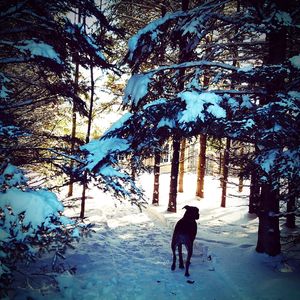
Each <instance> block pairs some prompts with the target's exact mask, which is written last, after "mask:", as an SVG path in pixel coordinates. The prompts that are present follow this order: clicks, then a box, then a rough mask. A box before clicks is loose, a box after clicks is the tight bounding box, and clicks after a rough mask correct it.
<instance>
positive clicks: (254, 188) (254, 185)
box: [249, 170, 260, 214]
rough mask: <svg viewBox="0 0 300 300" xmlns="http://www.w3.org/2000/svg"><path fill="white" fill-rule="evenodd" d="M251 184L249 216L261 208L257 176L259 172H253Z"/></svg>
mask: <svg viewBox="0 0 300 300" xmlns="http://www.w3.org/2000/svg"><path fill="white" fill-rule="evenodd" d="M250 180H251V182H250V195H249V214H254V213H257V210H258V206H259V195H260V194H259V192H260V186H259V180H258V176H257V171H256V170H253V171H252V172H251V179H250Z"/></svg>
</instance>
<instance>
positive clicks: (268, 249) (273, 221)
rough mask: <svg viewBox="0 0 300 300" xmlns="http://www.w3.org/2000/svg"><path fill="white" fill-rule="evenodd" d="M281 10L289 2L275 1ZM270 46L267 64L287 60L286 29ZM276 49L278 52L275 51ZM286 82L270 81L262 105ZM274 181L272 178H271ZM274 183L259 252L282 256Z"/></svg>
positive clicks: (265, 202) (264, 206)
mask: <svg viewBox="0 0 300 300" xmlns="http://www.w3.org/2000/svg"><path fill="white" fill-rule="evenodd" d="M274 3H275V5H277V7H278V8H279V9H282V10H283V11H286V8H287V7H286V6H287V5H288V1H281V0H280V1H279V0H277V1H274ZM266 40H267V41H268V44H269V50H268V56H267V59H266V64H271V65H272V64H280V63H282V62H283V61H284V60H285V55H286V46H287V44H286V29H285V28H281V29H280V30H278V31H276V30H273V31H271V32H269V33H267V35H266ZM275 49H276V51H275ZM284 84H285V83H284V81H283V80H282V79H280V78H278V79H275V80H270V81H268V84H267V85H266V90H267V96H266V98H265V99H262V100H261V104H268V103H270V102H272V101H273V97H274V95H275V94H276V93H278V92H279V91H280V90H281V89H283V88H284ZM271 127H272V124H270V128H271ZM270 179H272V178H270ZM272 186H274V184H272V182H271V181H270V182H269V183H267V184H264V185H262V188H261V197H260V210H259V214H258V215H259V229H258V241H257V247H256V250H257V252H261V253H266V254H269V255H271V256H275V255H278V254H280V251H281V249H280V230H279V217H276V216H275V217H274V216H272V214H273V213H275V214H276V213H279V197H278V195H277V191H274V190H273V189H272Z"/></svg>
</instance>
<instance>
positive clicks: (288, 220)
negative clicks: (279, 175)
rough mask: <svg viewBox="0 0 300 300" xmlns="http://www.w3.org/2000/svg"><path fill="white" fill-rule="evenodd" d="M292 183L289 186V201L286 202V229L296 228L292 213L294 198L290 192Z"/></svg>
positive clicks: (294, 207) (294, 217)
mask: <svg viewBox="0 0 300 300" xmlns="http://www.w3.org/2000/svg"><path fill="white" fill-rule="evenodd" d="M292 190H293V189H292V183H291V182H290V184H289V199H288V202H287V209H286V210H287V216H286V226H287V227H288V228H296V216H295V214H294V211H295V209H296V197H295V194H293V193H292V192H291V191H292Z"/></svg>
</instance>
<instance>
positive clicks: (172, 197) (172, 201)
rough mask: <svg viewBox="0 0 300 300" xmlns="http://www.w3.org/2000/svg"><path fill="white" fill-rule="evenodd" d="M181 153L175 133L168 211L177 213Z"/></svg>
mask: <svg viewBox="0 0 300 300" xmlns="http://www.w3.org/2000/svg"><path fill="white" fill-rule="evenodd" d="M181 5H182V10H183V11H186V10H188V7H189V0H182V2H181ZM185 44H186V41H185V40H184V39H182V40H181V42H180V45H179V47H180V49H179V62H184V61H185V57H186V55H187V53H186V52H185ZM183 77H184V70H180V75H179V80H178V88H179V90H182V89H183V88H184V78H183ZM179 152H180V136H179V135H178V133H175V134H174V136H173V158H172V164H171V180H170V193H169V205H168V211H170V212H176V210H177V207H176V206H177V184H178V173H179Z"/></svg>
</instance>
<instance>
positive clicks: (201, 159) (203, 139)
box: [196, 134, 207, 198]
mask: <svg viewBox="0 0 300 300" xmlns="http://www.w3.org/2000/svg"><path fill="white" fill-rule="evenodd" d="M206 143H207V136H206V135H205V134H201V135H200V151H199V156H198V165H197V189H196V196H197V197H200V198H204V178H205V171H206Z"/></svg>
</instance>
